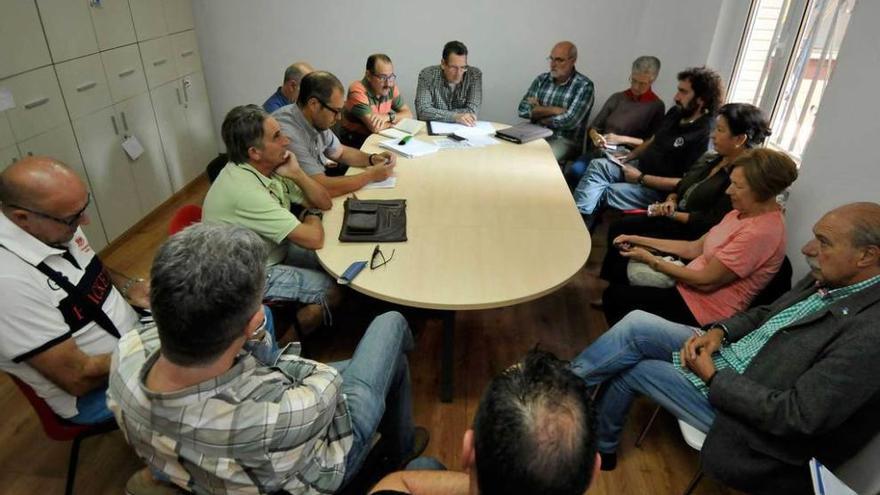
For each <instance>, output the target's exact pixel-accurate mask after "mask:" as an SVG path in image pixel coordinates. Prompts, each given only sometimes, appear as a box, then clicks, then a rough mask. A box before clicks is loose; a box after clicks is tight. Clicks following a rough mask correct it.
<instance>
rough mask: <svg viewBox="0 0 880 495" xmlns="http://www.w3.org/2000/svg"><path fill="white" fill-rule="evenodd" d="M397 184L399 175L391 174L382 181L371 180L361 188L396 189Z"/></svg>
mask: <svg viewBox="0 0 880 495" xmlns="http://www.w3.org/2000/svg"><path fill="white" fill-rule="evenodd" d="M395 186H397V177H395V176H393V175H392V176H391V177H389V178H387V179H385V180H383V181H380V182H370V183H369V184H367V185H366V186H364V187H362V188H361V189H394V187H395Z"/></svg>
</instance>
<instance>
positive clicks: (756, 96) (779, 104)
mask: <svg viewBox="0 0 880 495" xmlns="http://www.w3.org/2000/svg"><path fill="white" fill-rule="evenodd" d="M855 3H856V0H752V6H751V11H750V12H749V20H748V23H747V25H746V32H745V34H744V35H743V40H742V43H741V45H740V52H739V55H738V57H737V62H736V66H735V68H734V72H733V81H732V82H731V85H730V92H729V94H728V101H731V102H747V103H752V104H753V105H756V106H758V107H760V108H761V109H762V110H764V112H765V113H766V114H767V115H769V116H770V122H771V127H772V128H773V135H772V136H771V137H770V139H769V141H770V145H771V146H774V147H777V148H779V149H782V150H784V151H787V152H789V153H791V154H792V155H795V156H796V157H800V156H801V154H802V153H803V151H804V148H805V147H806V144H807V141H808V140H809V139H810V135H811V134H812V132H813V121H814V119H815V116H816V111H817V110H818V109H819V103H820V102H821V100H822V94H823V93H824V91H825V86H826V85H827V84H828V80H829V79H830V77H831V73H832V72H833V70H834V67H835V65H836V63H837V54H838V51H839V49H840V44H841V42H842V41H843V36H844V33H845V32H846V28H847V25H848V24H849V19H850V15H851V14H852V11H853V7H854V6H855Z"/></svg>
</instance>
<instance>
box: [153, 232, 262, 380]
mask: <svg viewBox="0 0 880 495" xmlns="http://www.w3.org/2000/svg"><path fill="white" fill-rule="evenodd" d="M266 255H267V249H266V245H265V243H264V242H263V240H262V239H261V238H260V236H258V235H257V234H255V233H254V232H252V231H251V230H248V229H246V228H244V227H239V226H235V225H225V224H212V223H197V224H194V225H192V226H190V227H187V228H186V229H184V230H182V231H181V232H178V233H177V234H175V235H173V236H171V237H170V238H169V239H168V240H167V241H165V243H164V244H162V246H161V247H160V248H159V252H158V253H157V254H156V258H155V260H154V261H153V268H152V270H151V272H150V277H151V283H150V305H151V309H152V312H153V318H154V319H155V321H156V325H157V326H158V328H159V340H160V341H161V343H162V351H161V352H162V355H163V356H165V358H166V359H168V360H169V361H171V362H173V363H175V364H178V365H180V366H193V365H204V364H208V363H211V362H213V361H215V360H216V359H217V358H218V357H220V355H222V354H223V353H224V352H225V351H226V350H227V349H229V346H230V345H232V343H233V342H234V341H235V340H236V339H238V338H239V337H241V336H242V334H243V331H244V329H245V327H246V326H247V323H248V321H250V319H251V318H252V317H253V315H254V313H255V312H256V311H257V310H258V309H259V307H260V302H261V300H262V297H263V289H264V286H265V284H266Z"/></svg>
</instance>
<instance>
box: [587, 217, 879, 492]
mask: <svg viewBox="0 0 880 495" xmlns="http://www.w3.org/2000/svg"><path fill="white" fill-rule="evenodd" d="M813 236H814V237H813V239H812V240H810V241H809V242H807V243H806V244H805V245H804V246H803V248H802V249H801V251H802V253H803V254H804V256H805V257H806V261H807V264H808V265H809V267H810V273H809V274H808V275H807V276H806V277H805V278H804V279H803V280H801V281H800V282H798V283H797V284H796V285H795V286H794V287H792V289H791V290H790V291H789V292H787V293H785V294H783V295H782V296H781V297H780V298H779V299H778V300H777V301H775V302H773V303H772V304H769V305H767V306H760V307H757V308H752V309H750V310H748V311H745V312H743V313H740V314H738V315H735V316H733V317H731V318H727V319H725V320H721V321H718V322H715V323H711V324H709V325H706V326H705V327H703V328H702V329H700V328H694V327H689V326H686V325H680V324H678V323H672V322H670V321H667V320H664V319H663V318H660V317H658V316H654V315H651V314H648V313H645V312H643V311H633V312H632V313H629V314H628V315H627V316H626V317H625V318H624V319H623V320H621V321H620V322H619V323H618V324H616V325H614V326H613V327H612V328H611V329H610V330H608V331H607V332H605V333H604V334H603V335H602V336H601V337H600V338H599V339H598V340H596V341H595V342H594V343H592V344H591V345H590V346H589V347H587V349H586V350H584V351H583V352H582V353H581V354H580V355H579V356H578V357H577V358H576V359H574V360H573V361H572V367H573V370H574V372H575V373H576V374H578V375H579V376H581V378H583V379H584V381H585V382H586V384H587V385H588V386H592V385H596V384H598V383H602V382H604V385H603V388H604V390H605V392H604V393H603V394H601V397H602V399H601V401H600V403H599V415H598V416H599V417H598V419H599V434H598V446H599V452H600V453H601V455H602V469H613V468H614V465H615V464H616V462H617V461H616V456H615V452H616V451H617V448H618V445H619V443H620V433H621V431H622V430H623V425H624V422H625V419H626V413H627V411H628V409H629V407H630V404H632V400H633V398H634V397H635V395H636V394H638V393H642V394H646V395H648V396H650V397H651V398H652V399H654V400H655V401H656V402H657V403H659V404H660V405H661V406H663V407H664V408H666V409H667V410H669V411H670V412H672V413H673V414H675V415H676V416H677V417H678V418H679V419H681V420H683V421H685V422H687V423H688V424H690V425H692V426H693V427H695V428H697V429H698V430H700V431H703V432H705V433H707V436H706V441H705V443H703V448H702V450H701V457H702V469H703V471H704V472H705V473H706V474H709V475H711V476H712V477H713V478H715V479H717V480H720V481H723V482H724V483H726V484H728V485H730V486H732V487H733V488H736V489H737V490H742V491H744V492H748V493H766V494H783V493H812V482H811V479H810V471H809V464H808V463H809V461H810V458H811V457H816V458H818V459H819V460H820V461H821V462H822V463H823V464H825V465H826V466H828V467H829V468H831V469H832V470H833V469H835V468H836V467H838V466H839V465H840V464H842V463H843V462H845V461H847V460H848V459H850V458H852V456H854V455H855V454H856V453H857V452H858V451H859V450H860V449H861V448H862V447H864V445H865V444H866V443H867V442H868V441H869V440H871V439H872V438H873V437H874V436H875V435H877V434H878V432H880V421H877V411H878V410H880V380H878V379H877V377H878V376H880V359H878V358H877V356H878V354H880V331H878V328H877V321H878V320H880V205H878V204H877V203H852V204H849V205H845V206H842V207H840V208H837V209H835V210H832V211H831V212H829V213H827V214H826V215H825V216H823V217H822V218H821V219H819V221H818V222H817V223H816V225H815V226H814V227H813ZM756 248H757V249H762V248H765V247H764V246H756Z"/></svg>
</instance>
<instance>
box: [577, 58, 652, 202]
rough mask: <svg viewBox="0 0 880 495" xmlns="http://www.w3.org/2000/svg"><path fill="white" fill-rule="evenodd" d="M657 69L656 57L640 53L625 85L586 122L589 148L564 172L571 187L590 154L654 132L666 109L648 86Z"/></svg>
mask: <svg viewBox="0 0 880 495" xmlns="http://www.w3.org/2000/svg"><path fill="white" fill-rule="evenodd" d="M659 73H660V60H659V59H658V58H657V57H652V56H649V55H644V56H641V57H639V58H637V59H635V61H633V64H632V72H631V73H630V77H629V81H630V87H629V89H626V90H624V91H620V92H618V93H614V94H613V95H611V96H610V97H609V98H608V100H607V101H606V102H605V104H604V105H602V109H601V110H599V113H598V114H597V115H596V117H594V118H593V122H591V123H590V127H589V129H588V130H587V135H588V136H589V138H590V141H589V143H590V145H591V146H592V151H591V152H590V153H588V154H587V155H585V156H582V157H580V158H579V159H578V160H577V161H575V162H574V163H573V164H572V165H571V166H570V167H569V168H568V170H566V172H565V178H566V180H567V181H568V183H569V184H571V186H572V187H574V186H576V185H577V183H578V181H579V180H580V178H581V176H582V175H584V171H585V170H586V169H587V164H588V163H590V158H596V157H597V156H599V155H598V154H599V153H602V152H604V151H605V149H608V148H616V147H618V146H621V147H624V148H625V150H624V151H628V150H629V149H632V148H635V147H636V146H638V145H640V144H642V142H643V141H644V140H645V139H647V138H649V137H651V135H653V134H654V130H656V129H657V126H659V125H660V121H661V120H663V115H664V114H665V112H666V105H664V104H663V100H661V99H660V98H659V97H658V96H657V95H656V94H654V92H653V91H652V90H651V85H652V84H653V83H654V80H655V79H657V75H658V74H659Z"/></svg>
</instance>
